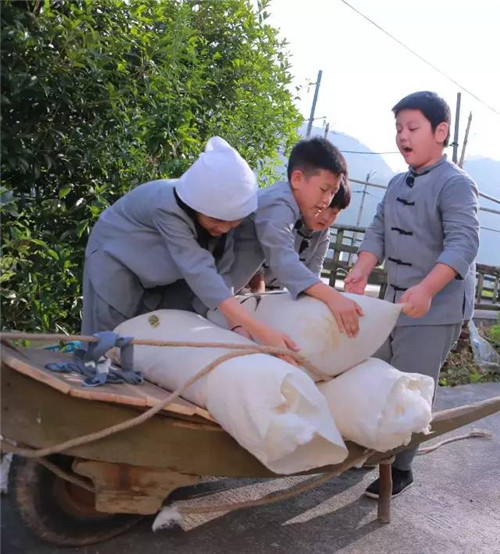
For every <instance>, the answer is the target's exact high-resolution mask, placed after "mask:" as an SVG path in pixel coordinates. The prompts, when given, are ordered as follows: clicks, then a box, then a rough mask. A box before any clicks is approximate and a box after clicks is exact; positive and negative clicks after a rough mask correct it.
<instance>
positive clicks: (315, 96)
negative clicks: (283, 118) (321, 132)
mask: <svg viewBox="0 0 500 554" xmlns="http://www.w3.org/2000/svg"><path fill="white" fill-rule="evenodd" d="M322 75H323V71H321V69H320V70H319V71H318V78H317V79H316V88H315V89H314V98H313V103H312V107H311V115H310V116H309V123H308V124H307V131H306V137H309V136H310V134H311V130H312V126H313V121H314V112H315V111H316V102H317V101H318V93H319V87H320V85H321V76H322Z"/></svg>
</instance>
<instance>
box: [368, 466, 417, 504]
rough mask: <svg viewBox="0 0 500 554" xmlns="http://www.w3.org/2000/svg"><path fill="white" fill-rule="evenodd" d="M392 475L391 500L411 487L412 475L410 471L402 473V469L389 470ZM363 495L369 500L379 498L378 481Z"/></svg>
mask: <svg viewBox="0 0 500 554" xmlns="http://www.w3.org/2000/svg"><path fill="white" fill-rule="evenodd" d="M391 473H392V495H391V496H392V498H395V497H396V496H399V495H400V494H401V493H402V492H403V491H405V490H406V489H408V488H410V487H411V486H412V485H413V474H412V472H411V469H409V470H407V471H403V470H402V469H396V468H395V467H393V468H391ZM365 495H366V496H369V497H370V498H378V497H379V496H380V479H377V480H376V481H374V482H373V483H372V484H371V485H370V486H369V487H368V488H367V489H366V491H365Z"/></svg>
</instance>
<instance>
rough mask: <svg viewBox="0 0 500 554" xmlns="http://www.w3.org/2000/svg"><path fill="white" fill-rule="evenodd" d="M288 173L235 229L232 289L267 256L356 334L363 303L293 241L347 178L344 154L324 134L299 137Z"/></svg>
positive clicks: (295, 289)
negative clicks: (327, 277) (326, 276)
mask: <svg viewBox="0 0 500 554" xmlns="http://www.w3.org/2000/svg"><path fill="white" fill-rule="evenodd" d="M287 173H288V181H283V182H279V183H275V184H274V185H271V186H270V187H267V188H265V189H261V190H260V191H259V196H258V208H257V211H256V212H255V213H254V214H252V215H250V216H249V217H247V218H246V219H245V221H244V222H243V223H242V225H241V226H240V227H239V228H238V230H237V233H236V237H235V241H236V242H235V261H234V264H233V269H232V270H231V279H232V282H233V284H234V289H235V291H239V290H241V288H242V287H244V286H245V285H246V284H247V283H248V282H249V280H250V279H251V278H252V277H253V275H255V272H256V271H257V270H258V269H259V268H260V267H261V265H262V264H263V263H264V262H266V264H267V265H268V266H269V270H270V271H271V273H272V274H273V275H274V277H275V278H276V279H277V280H278V281H279V282H280V283H281V284H282V285H283V286H284V287H286V288H287V289H288V291H289V292H290V294H291V295H292V297H293V298H297V297H298V296H299V294H307V295H309V296H312V297H313V298H317V299H318V300H321V301H322V302H324V303H325V304H326V305H327V306H328V308H329V309H330V311H331V312H332V314H333V316H334V317H335V320H336V322H337V324H338V327H339V330H340V332H345V333H346V334H347V336H349V337H353V336H355V335H356V334H357V333H358V330H359V325H358V319H359V316H360V315H362V313H363V312H362V310H361V307H360V306H359V305H358V304H357V303H356V302H354V301H353V300H350V299H349V298H347V297H345V296H343V295H342V294H341V293H339V292H338V291H336V290H335V289H334V288H332V287H329V286H328V285H326V284H325V283H323V282H322V281H321V279H320V277H319V275H318V273H317V272H313V271H311V269H309V268H308V267H306V265H305V264H304V263H302V261H301V260H300V256H299V253H298V252H297V251H296V247H295V243H296V238H297V234H298V230H299V227H300V226H302V225H303V223H304V222H306V224H307V222H308V221H309V222H311V221H313V220H314V219H315V218H317V217H318V215H319V214H320V213H321V211H322V210H324V209H325V208H327V207H328V206H329V205H330V202H331V201H332V199H333V197H334V195H335V193H336V192H337V191H338V190H339V187H340V183H341V181H342V180H343V179H347V165H346V162H345V160H344V157H343V156H342V154H341V153H340V152H339V151H338V149H337V148H336V147H335V146H333V144H331V143H330V142H329V141H328V140H326V139H323V138H318V137H315V138H313V139H310V140H301V141H300V142H298V143H297V144H296V145H295V146H294V147H293V149H292V152H291V154H290V158H289V160H288V169H287Z"/></svg>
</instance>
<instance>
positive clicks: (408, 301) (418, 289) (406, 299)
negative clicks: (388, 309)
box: [398, 285, 432, 317]
mask: <svg viewBox="0 0 500 554" xmlns="http://www.w3.org/2000/svg"><path fill="white" fill-rule="evenodd" d="M431 302H432V294H430V292H429V291H428V290H427V289H426V288H425V287H424V286H422V285H415V286H414V287H411V288H409V289H408V290H406V291H405V292H404V293H403V295H402V296H401V298H400V299H399V302H398V303H399V304H404V306H403V313H404V314H406V315H407V316H409V317H423V316H424V315H425V314H426V313H427V312H428V311H429V308H430V307H431Z"/></svg>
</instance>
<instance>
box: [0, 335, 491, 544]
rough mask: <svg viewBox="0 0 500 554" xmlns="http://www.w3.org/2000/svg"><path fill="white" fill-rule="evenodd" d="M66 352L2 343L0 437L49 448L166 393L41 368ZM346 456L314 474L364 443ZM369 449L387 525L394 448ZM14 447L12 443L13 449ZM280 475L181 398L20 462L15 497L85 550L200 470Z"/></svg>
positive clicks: (54, 535)
mask: <svg viewBox="0 0 500 554" xmlns="http://www.w3.org/2000/svg"><path fill="white" fill-rule="evenodd" d="M60 359H67V355H65V354H61V353H54V352H49V351H46V350H41V349H40V350H39V349H27V348H13V347H11V346H8V345H5V344H3V345H2V352H1V361H2V416H3V417H2V431H1V432H2V437H3V438H4V439H8V441H10V442H7V441H6V442H5V446H6V448H5V449H6V450H8V449H9V446H8V445H9V444H11V445H12V444H13V442H15V444H16V445H17V446H18V447H19V446H25V447H31V448H45V447H51V446H54V445H57V444H60V443H63V442H65V441H67V440H69V439H71V438H73V437H79V436H82V435H87V434H89V433H92V432H95V431H98V430H100V429H103V428H106V427H109V426H111V425H115V424H117V423H120V422H123V421H125V420H128V419H130V418H133V417H135V416H137V413H138V410H143V411H144V410H145V409H147V408H149V407H151V406H153V405H155V404H156V403H158V402H159V401H161V400H163V399H165V398H166V397H167V396H168V394H169V392H168V391H166V390H164V389H162V388H160V387H157V386H156V385H153V384H151V383H147V382H146V383H144V384H143V385H141V386H139V387H138V386H132V385H123V384H121V385H105V386H103V387H99V388H97V389H88V388H84V387H82V385H81V381H80V377H79V376H78V375H73V374H61V373H52V372H50V371H48V370H46V369H44V365H45V364H46V363H48V362H49V361H51V362H52V361H59V360H60ZM497 411H500V397H497V398H493V399H490V400H486V401H484V402H480V403H477V404H472V405H468V406H463V407H460V408H454V409H451V410H445V411H441V412H437V413H436V414H435V415H434V418H433V421H432V430H431V433H430V434H427V435H424V434H415V435H414V436H413V438H412V441H411V443H410V444H411V445H412V446H413V445H417V444H420V443H422V442H425V441H428V440H430V439H432V438H434V437H436V436H438V435H441V434H443V433H447V432H449V431H452V430H454V429H457V428H459V427H462V426H464V425H467V424H469V423H471V422H473V421H476V420H478V419H481V418H483V417H486V416H488V415H491V414H493V413H495V412H497ZM347 446H348V448H349V456H348V458H347V459H346V460H345V461H344V462H343V463H342V464H339V465H337V466H327V467H322V468H317V469H314V470H313V471H311V472H310V473H320V472H336V474H340V473H342V472H343V471H345V470H347V469H349V468H350V467H352V466H353V465H355V464H356V462H357V461H358V462H359V460H360V459H363V456H364V455H365V457H366V453H367V451H366V449H365V448H363V447H361V446H359V445H357V444H354V443H347ZM403 449H404V448H400V449H396V450H394V451H391V452H384V453H371V454H370V455H369V458H368V462H372V463H375V464H376V463H380V472H381V480H382V490H381V492H382V494H381V497H380V499H379V501H378V502H379V511H378V516H379V519H380V520H381V521H383V522H386V523H387V522H388V521H389V513H390V491H391V487H392V484H391V471H390V463H387V461H389V462H390V459H391V457H392V456H393V454H394V453H396V452H398V451H399V450H403ZM14 450H15V448H14ZM208 475H210V476H224V477H270V478H271V477H278V475H276V474H274V473H273V472H271V471H270V470H269V469H267V468H266V467H264V466H263V465H262V464H261V463H260V462H259V461H258V460H257V459H256V458H254V457H253V456H252V455H251V454H250V453H248V452H247V451H246V450H244V449H243V448H242V447H241V446H239V445H238V443H237V442H236V441H235V440H234V439H233V438H232V437H231V436H230V435H228V434H227V433H226V432H225V431H224V430H223V429H222V428H221V427H220V426H219V425H218V424H217V423H215V422H214V421H213V420H212V418H211V417H210V414H209V413H208V412H207V411H206V410H203V409H201V408H199V407H197V406H195V405H193V404H190V403H189V402H186V401H184V400H176V401H175V402H173V403H171V404H168V405H167V406H166V407H165V408H164V409H163V410H162V411H161V412H160V413H159V414H157V415H156V416H154V417H152V418H151V419H149V420H147V421H146V422H144V423H142V424H141V425H139V426H137V427H134V428H132V429H129V430H127V431H125V432H120V433H117V434H114V435H111V436H109V437H107V438H104V439H100V440H98V441H95V442H92V443H89V444H85V445H81V446H77V447H75V448H71V449H69V450H66V451H64V454H55V455H52V456H49V457H47V458H44V459H41V460H40V459H35V458H23V457H19V456H16V457H15V458H14V464H13V470H12V475H11V486H12V489H13V498H14V503H15V505H16V508H17V510H18V511H19V513H20V515H21V518H22V519H23V521H24V523H25V524H26V525H27V526H28V527H29V528H30V529H31V530H32V531H34V533H35V534H36V535H38V537H39V538H41V539H43V540H46V541H49V542H51V543H54V544H59V545H67V546H70V545H71V546H81V545H87V544H92V543H95V542H99V541H103V540H106V539H109V538H111V537H113V536H116V535H118V534H119V533H121V532H123V531H124V530H126V529H128V528H129V527H130V526H131V525H133V524H134V523H135V522H136V521H137V520H138V519H139V518H140V517H141V515H143V514H154V513H156V512H158V511H159V510H160V508H161V506H162V504H163V502H164V500H165V498H166V497H167V496H168V495H169V494H170V493H171V492H172V491H173V490H175V489H177V488H179V487H184V486H188V485H193V484H195V483H197V482H198V481H199V480H200V479H201V477H202V476H208Z"/></svg>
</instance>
